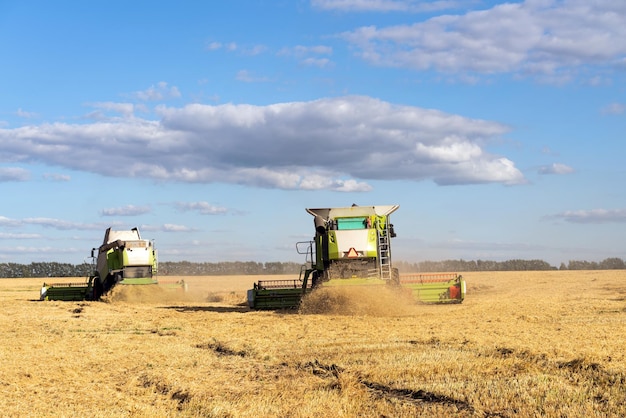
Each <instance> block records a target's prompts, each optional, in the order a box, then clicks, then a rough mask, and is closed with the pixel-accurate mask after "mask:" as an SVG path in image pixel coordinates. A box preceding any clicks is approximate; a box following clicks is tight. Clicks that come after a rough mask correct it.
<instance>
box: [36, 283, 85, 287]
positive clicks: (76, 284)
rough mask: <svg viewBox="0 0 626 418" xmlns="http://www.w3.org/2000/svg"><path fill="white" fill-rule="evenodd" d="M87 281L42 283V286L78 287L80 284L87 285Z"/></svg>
mask: <svg viewBox="0 0 626 418" xmlns="http://www.w3.org/2000/svg"><path fill="white" fill-rule="evenodd" d="M87 285H88V283H87V282H80V283H76V282H74V283H44V284H43V286H44V287H55V286H57V287H80V286H87Z"/></svg>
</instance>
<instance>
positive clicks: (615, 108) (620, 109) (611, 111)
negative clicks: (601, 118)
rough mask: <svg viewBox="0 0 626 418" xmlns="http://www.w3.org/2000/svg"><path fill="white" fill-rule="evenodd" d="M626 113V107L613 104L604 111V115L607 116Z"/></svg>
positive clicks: (620, 104)
mask: <svg viewBox="0 0 626 418" xmlns="http://www.w3.org/2000/svg"><path fill="white" fill-rule="evenodd" d="M624 112H626V105H625V104H623V103H611V104H609V105H607V106H605V107H604V108H603V109H602V113H604V114H607V115H621V114H622V113H624Z"/></svg>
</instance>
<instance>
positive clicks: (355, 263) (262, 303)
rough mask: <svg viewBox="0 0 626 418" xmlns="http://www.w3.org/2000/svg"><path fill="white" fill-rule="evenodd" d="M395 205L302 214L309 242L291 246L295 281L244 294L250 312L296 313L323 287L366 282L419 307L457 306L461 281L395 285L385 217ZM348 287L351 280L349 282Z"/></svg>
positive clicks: (264, 284)
mask: <svg viewBox="0 0 626 418" xmlns="http://www.w3.org/2000/svg"><path fill="white" fill-rule="evenodd" d="M398 208H399V205H379V206H356V205H353V206H350V207H341V208H321V209H306V211H307V212H308V213H309V214H310V215H312V216H313V222H314V225H315V238H314V239H313V241H307V242H299V243H297V244H296V248H297V250H298V253H300V254H306V262H305V265H304V266H303V267H302V269H301V271H300V276H299V278H298V279H294V280H261V281H258V282H257V283H255V284H254V287H253V288H252V289H250V290H248V295H247V296H248V306H249V307H250V308H252V309H284V308H296V307H298V306H299V305H300V301H301V300H302V298H303V297H304V295H306V294H307V293H308V292H311V291H314V290H315V289H316V288H317V287H318V286H320V285H322V284H323V283H324V282H328V281H330V280H333V282H341V281H345V282H346V283H347V282H348V281H350V280H351V279H357V280H359V279H367V280H370V279H371V282H375V281H376V282H380V281H383V282H386V283H388V284H390V285H394V286H405V287H407V288H409V289H411V290H412V293H413V295H414V296H415V297H416V300H417V301H419V302H423V303H460V302H462V301H463V299H464V298H465V281H464V280H463V278H462V277H461V276H458V275H454V277H452V276H442V275H432V276H430V277H429V278H426V276H425V275H422V276H421V277H419V278H414V279H411V278H407V279H406V280H404V281H403V280H401V278H400V275H399V274H398V270H397V269H395V268H393V267H392V263H391V238H394V237H395V236H396V233H395V231H394V227H393V224H392V223H391V222H390V215H391V214H392V213H393V212H395V211H396V210H397V209H398ZM352 281H354V280H352Z"/></svg>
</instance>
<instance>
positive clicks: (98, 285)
mask: <svg viewBox="0 0 626 418" xmlns="http://www.w3.org/2000/svg"><path fill="white" fill-rule="evenodd" d="M102 292H103V288H102V282H101V281H100V277H98V276H96V277H95V278H94V279H93V300H100V298H101V297H102Z"/></svg>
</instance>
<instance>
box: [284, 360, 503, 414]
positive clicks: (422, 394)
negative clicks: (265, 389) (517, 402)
mask: <svg viewBox="0 0 626 418" xmlns="http://www.w3.org/2000/svg"><path fill="white" fill-rule="evenodd" d="M296 367H297V368H298V369H305V370H309V371H310V372H311V373H312V374H314V375H316V376H319V377H322V378H326V379H335V380H336V379H338V378H339V375H340V374H342V373H345V369H344V368H342V367H340V366H337V365H336V364H323V363H321V362H319V361H318V360H314V361H312V362H307V363H304V364H299V365H297V366H296ZM357 381H358V383H359V384H361V385H362V386H364V387H365V388H367V390H368V391H369V392H370V393H371V394H372V395H373V396H375V397H378V398H380V399H388V400H391V399H394V400H399V401H403V402H408V403H411V404H414V405H423V404H439V405H445V406H450V407H455V408H457V410H459V411H467V412H469V413H471V414H476V415H482V416H483V417H485V418H492V417H493V418H496V417H500V418H506V417H509V415H507V414H505V413H502V412H487V411H483V412H482V413H481V412H479V411H477V410H476V408H474V406H473V405H471V404H470V403H469V402H467V401H464V400H461V399H456V398H453V397H451V396H446V395H441V394H437V393H434V392H429V391H426V390H423V389H418V390H413V389H407V388H394V387H391V386H387V385H383V384H381V383H376V382H371V381H368V380H365V379H363V378H361V377H358V378H357ZM333 386H339V385H333Z"/></svg>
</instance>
